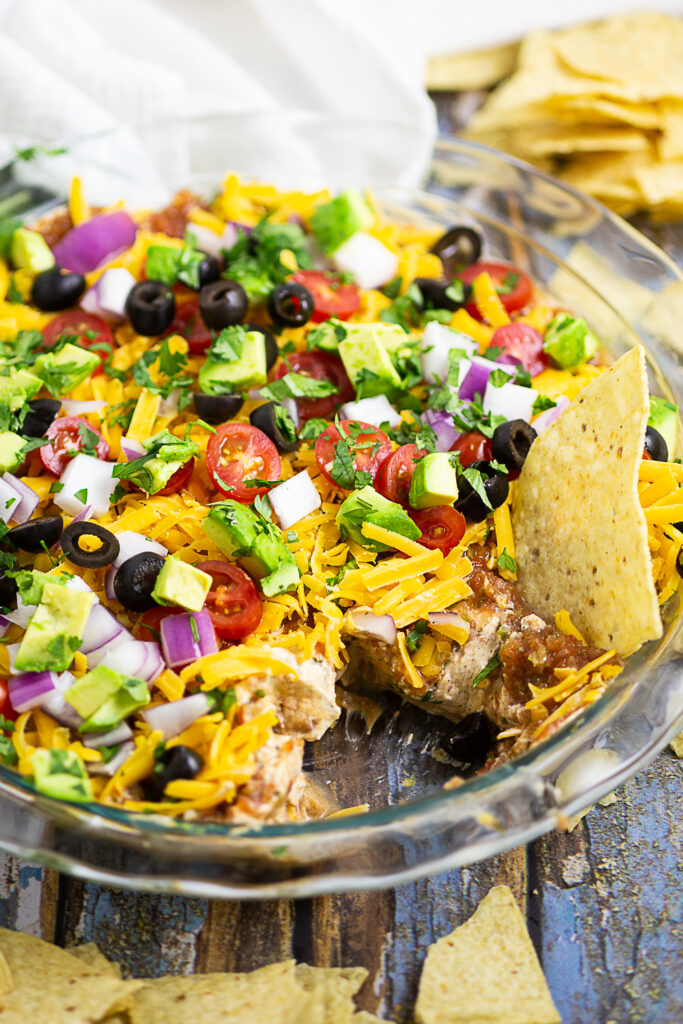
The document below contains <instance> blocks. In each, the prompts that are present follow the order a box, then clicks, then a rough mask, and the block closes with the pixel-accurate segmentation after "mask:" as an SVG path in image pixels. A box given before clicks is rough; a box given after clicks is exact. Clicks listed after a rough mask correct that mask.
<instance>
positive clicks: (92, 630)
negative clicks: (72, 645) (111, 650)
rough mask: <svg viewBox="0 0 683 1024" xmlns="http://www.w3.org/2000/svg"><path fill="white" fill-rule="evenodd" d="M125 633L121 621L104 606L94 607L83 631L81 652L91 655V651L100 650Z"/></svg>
mask: <svg viewBox="0 0 683 1024" xmlns="http://www.w3.org/2000/svg"><path fill="white" fill-rule="evenodd" d="M123 632H126V631H125V630H124V628H123V626H122V625H121V623H120V622H119V620H118V619H117V618H116V616H115V615H112V613H111V612H110V611H109V610H108V609H107V608H105V607H104V605H102V604H96V605H93V608H92V610H91V612H90V615H89V616H88V620H87V622H86V624H85V628H84V630H83V639H82V641H81V651H82V652H83V654H90V652H91V651H96V650H99V649H100V648H102V647H104V646H105V644H108V643H110V642H111V641H112V640H114V639H115V637H117V636H119V635H120V634H121V633H123ZM128 636H129V637H130V633H129V634H128ZM131 639H132V638H131Z"/></svg>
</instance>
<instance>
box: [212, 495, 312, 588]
mask: <svg viewBox="0 0 683 1024" xmlns="http://www.w3.org/2000/svg"><path fill="white" fill-rule="evenodd" d="M202 529H203V531H204V533H205V534H206V536H207V537H208V538H209V540H211V541H213V543H214V544H215V545H216V547H218V548H220V550H221V551H222V552H223V554H224V555H226V556H227V557H228V558H234V559H235V560H236V561H237V562H238V564H239V565H241V566H242V568H243V569H244V570H245V572H248V573H249V575H250V576H252V577H253V578H254V579H256V580H259V581H260V585H261V589H262V591H263V593H264V594H265V595H266V597H272V596H273V595H274V594H284V593H286V592H287V591H289V590H294V589H295V587H296V585H297V583H298V581H299V575H300V574H299V569H298V567H297V564H296V560H295V558H294V556H293V555H292V553H291V551H290V550H289V548H288V547H287V546H286V544H285V543H284V541H283V540H282V536H281V534H280V531H279V530H278V529H277V527H276V526H275V525H274V524H273V523H270V522H268V520H266V519H264V518H263V517H262V516H259V515H258V514H257V513H256V512H254V511H253V509H250V508H248V507H247V506H245V505H242V504H240V502H238V501H232V500H231V499H228V500H227V501H221V502H219V503H218V504H217V505H214V506H213V508H212V509H211V511H210V512H209V514H208V516H207V517H206V519H204V521H203V523H202Z"/></svg>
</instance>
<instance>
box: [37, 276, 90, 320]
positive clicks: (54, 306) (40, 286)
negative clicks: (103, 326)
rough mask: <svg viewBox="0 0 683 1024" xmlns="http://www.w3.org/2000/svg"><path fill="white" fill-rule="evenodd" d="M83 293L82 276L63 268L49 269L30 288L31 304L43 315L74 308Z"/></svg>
mask: <svg viewBox="0 0 683 1024" xmlns="http://www.w3.org/2000/svg"><path fill="white" fill-rule="evenodd" d="M84 291H85V278H84V277H83V274H76V273H74V271H72V270H65V269H64V267H50V268H49V270H43V271H42V272H41V273H40V274H38V275H37V276H36V277H35V279H34V281H33V287H32V288H31V302H32V303H33V305H34V306H37V307H38V309H42V310H43V311H44V312H45V313H56V312H57V310H60V309H68V308H69V306H75V305H76V303H77V302H78V300H79V299H80V297H81V295H82V294H83V292H84Z"/></svg>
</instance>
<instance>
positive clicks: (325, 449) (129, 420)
mask: <svg viewBox="0 0 683 1024" xmlns="http://www.w3.org/2000/svg"><path fill="white" fill-rule="evenodd" d="M2 244H3V252H4V260H3V262H2V263H0V288H1V289H2V296H3V298H2V302H1V304H0V307H1V308H0V413H1V416H2V423H1V424H0V427H1V428H2V429H1V431H0V471H1V473H2V475H1V476H0V519H2V538H1V541H0V547H1V550H0V559H1V569H2V575H1V577H0V588H1V591H2V593H1V595H0V605H1V606H2V607H1V612H2V619H1V620H0V622H1V623H2V630H3V631H4V636H3V638H2V639H3V643H2V645H1V646H0V658H1V662H0V671H1V673H2V677H3V679H2V683H1V706H0V713H1V715H2V717H1V718H0V758H1V759H2V762H3V763H4V764H5V765H8V766H11V767H13V768H15V769H16V770H17V771H18V772H20V773H21V774H22V775H23V776H25V777H26V778H27V779H30V780H31V781H32V784H33V785H34V786H35V788H36V790H37V791H38V792H39V793H42V794H45V795H48V796H52V797H59V798H63V799H65V800H72V801H90V800H95V801H99V802H100V803H103V804H109V805H116V806H120V807H124V808H126V809H127V810H130V811H143V812H150V811H155V812H158V813H161V814H167V815H174V816H186V817H193V818H197V817H207V818H211V819H215V820H221V821H226V822H238V823H243V822H247V823H248V822H251V821H269V822H277V821H286V820H291V819H298V818H306V817H310V816H313V815H319V814H321V813H324V808H323V806H322V804H321V801H320V799H319V798H318V797H316V796H315V795H314V794H313V791H312V788H311V787H310V786H309V785H308V781H307V777H306V775H305V773H304V772H303V771H302V756H303V747H304V742H305V741H316V740H319V739H320V738H321V737H322V736H323V735H324V734H325V733H326V732H327V731H328V730H329V729H332V728H333V727H334V726H335V723H336V722H337V720H338V719H339V717H340V714H341V711H340V703H341V702H342V699H343V698H342V697H341V694H343V692H344V691H359V690H362V691H367V690H369V689H375V690H377V689H382V688H384V689H387V690H392V691H394V692H395V693H397V694H399V695H400V697H401V698H402V700H404V701H408V702H410V703H412V704H415V705H417V706H419V708H420V709H421V710H422V711H423V712H427V713H431V714H435V715H438V716H441V717H442V719H444V720H446V721H447V722H448V723H449V724H448V730H447V731H448V739H447V742H446V743H445V744H444V747H445V755H444V756H446V757H448V758H449V759H450V760H451V761H452V763H453V764H454V765H455V766H456V767H457V768H458V769H459V770H460V771H463V772H464V771H469V770H472V769H473V768H474V769H479V768H482V767H487V766H491V765H493V764H495V763H498V762H500V761H502V760H505V759H508V758H510V757H513V756H515V755H516V754H517V753H520V752H522V751H524V750H526V749H527V748H528V747H529V746H530V745H533V744H536V743H539V742H541V741H542V740H544V739H546V738H547V737H548V736H550V735H551V734H552V733H553V732H554V731H555V730H556V729H558V728H559V727H560V726H561V725H563V724H564V723H565V722H567V721H568V720H569V719H570V718H571V717H572V716H575V715H576V714H577V713H578V712H580V711H581V710H582V709H583V708H585V707H587V706H588V705H589V704H591V703H593V702H594V701H596V700H598V699H599V697H600V696H601V694H602V693H603V692H604V691H605V689H606V687H608V686H609V684H610V681H611V680H612V679H613V678H614V677H615V676H616V675H617V674H618V673H619V672H620V671H621V669H622V667H623V664H624V659H625V658H627V657H628V656H630V655H631V654H632V653H633V652H634V651H635V650H636V649H637V648H638V647H640V646H641V645H642V644H643V643H645V642H647V641H649V640H653V639H656V638H657V637H659V636H660V635H661V631H662V625H661V619H660V608H661V606H662V605H663V604H665V603H666V602H667V600H668V599H669V598H670V597H672V595H673V594H674V593H675V591H676V590H677V588H678V585H679V579H680V572H681V555H680V549H681V541H682V540H683V533H682V532H681V526H682V520H683V491H682V490H681V484H682V482H683V471H682V469H681V466H680V464H679V463H678V462H676V461H674V456H675V446H676V428H677V413H678V410H677V409H676V407H675V406H674V405H672V404H671V403H670V402H668V401H666V400H665V399H661V398H656V397H649V395H648V384H647V376H646V372H645V361H644V356H643V353H642V351H641V350H640V349H639V348H635V349H633V350H631V351H630V352H627V353H626V355H624V356H623V357H622V359H620V360H619V361H618V362H617V363H615V364H614V365H612V366H609V365H608V362H609V360H608V359H607V357H606V355H605V353H604V351H603V350H602V342H601V339H599V338H597V337H596V336H595V335H594V334H593V333H592V331H591V329H590V327H589V325H588V324H587V323H586V322H585V321H584V320H583V319H582V318H581V317H580V316H577V315H575V313H573V312H572V311H571V310H567V309H565V308H561V307H559V306H558V305H557V304H556V303H554V302H553V300H552V298H551V297H550V296H548V295H547V294H545V293H544V292H543V291H541V290H540V289H539V288H538V287H537V285H536V284H535V282H534V281H533V280H531V278H530V277H529V276H528V274H527V273H526V272H525V270H524V268H522V267H516V266H513V265H511V264H508V263H503V262H500V261H499V260H494V259H492V258H489V256H488V255H487V253H486V251H485V250H484V249H483V241H482V239H481V237H480V235H479V234H478V232H477V231H475V230H473V229H472V228H471V227H468V226H464V225H454V226H452V227H450V228H449V229H448V230H447V231H445V232H444V231H443V229H438V228H435V227H433V226H432V227H430V226H426V227H425V226H422V225H416V224H411V223H398V222H395V221H393V220H389V219H387V218H386V217H385V216H384V215H383V214H382V213H381V211H380V210H378V209H377V208H376V206H375V204H374V202H373V200H372V197H371V196H369V195H364V194H361V193H359V192H356V191H353V190H348V191H346V192H343V193H341V194H339V195H336V196H333V195H330V194H327V193H325V192H320V193H316V194H310V195H309V194H303V193H292V192H287V193H284V192H279V191H277V190H276V189H275V188H274V187H271V186H269V185H263V184H243V183H241V182H240V181H239V180H238V179H237V178H235V177H234V176H229V177H228V178H226V180H225V182H224V185H223V188H222V190H221V191H220V192H219V193H218V195H216V197H215V198H214V199H213V200H212V201H211V202H207V201H205V200H204V199H202V198H200V197H199V196H196V195H194V194H191V193H189V192H183V193H180V194H179V195H178V196H177V197H176V198H175V199H174V201H173V202H172V203H171V205H170V206H168V207H166V208H165V209H163V210H160V211H129V210H127V209H125V208H124V207H123V206H121V205H118V206H115V207H112V208H111V209H91V208H90V207H89V206H88V203H87V199H86V197H85V196H84V193H83V188H82V186H81V183H80V181H79V180H75V181H74V182H73V186H72V190H71V196H70V200H69V204H68V207H67V208H64V209H63V210H59V211H57V212H56V213H53V214H51V215H50V216H49V217H47V218H45V219H44V220H42V221H39V222H38V223H33V224H24V225H21V224H13V225H11V226H9V228H8V229H7V230H6V231H5V232H4V234H3V238H2ZM425 756H426V755H425Z"/></svg>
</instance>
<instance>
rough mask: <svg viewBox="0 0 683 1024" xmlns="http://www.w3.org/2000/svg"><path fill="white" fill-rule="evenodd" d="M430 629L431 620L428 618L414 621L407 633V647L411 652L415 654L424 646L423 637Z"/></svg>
mask: <svg viewBox="0 0 683 1024" xmlns="http://www.w3.org/2000/svg"><path fill="white" fill-rule="evenodd" d="M428 629H429V622H428V620H427V619H418V620H417V622H414V623H413V625H412V626H411V627H410V629H409V630H408V632H407V633H406V647H407V648H408V650H409V651H410V653H411V654H415V652H416V651H419V649H420V647H421V646H422V638H423V637H424V635H425V633H426V632H427V630H428Z"/></svg>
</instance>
